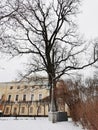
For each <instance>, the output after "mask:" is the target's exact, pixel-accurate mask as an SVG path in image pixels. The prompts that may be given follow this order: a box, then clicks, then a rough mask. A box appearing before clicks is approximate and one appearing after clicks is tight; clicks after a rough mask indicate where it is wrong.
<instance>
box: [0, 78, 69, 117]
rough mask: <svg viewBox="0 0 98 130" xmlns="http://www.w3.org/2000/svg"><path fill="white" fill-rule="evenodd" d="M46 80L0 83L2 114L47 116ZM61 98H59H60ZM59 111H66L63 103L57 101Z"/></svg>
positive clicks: (47, 89)
mask: <svg viewBox="0 0 98 130" xmlns="http://www.w3.org/2000/svg"><path fill="white" fill-rule="evenodd" d="M48 87H49V86H48V80H47V79H43V80H42V79H41V80H37V81H32V82H26V81H21V82H7V83H0V109H1V111H2V113H3V115H4V116H48V112H49V105H50V101H49V96H50V95H49V93H50V90H49V88H48ZM60 100H61V98H60ZM58 105H59V107H58V108H59V111H66V112H68V107H67V105H66V104H65V103H63V104H62V101H61V104H60V102H59V104H58Z"/></svg>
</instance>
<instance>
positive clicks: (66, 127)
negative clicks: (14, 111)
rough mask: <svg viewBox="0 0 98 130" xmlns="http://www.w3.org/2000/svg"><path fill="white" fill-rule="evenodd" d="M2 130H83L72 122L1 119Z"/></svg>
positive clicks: (0, 129)
mask: <svg viewBox="0 0 98 130" xmlns="http://www.w3.org/2000/svg"><path fill="white" fill-rule="evenodd" d="M0 130H83V129H82V128H81V127H79V126H78V127H77V126H75V125H74V124H73V123H72V122H71V121H68V122H58V123H51V122H50V121H48V119H47V118H44V119H41V118H37V119H36V120H34V119H33V118H32V119H26V120H22V119H19V120H15V119H6V120H5V119H4V120H3V119H2V120H1V119H0Z"/></svg>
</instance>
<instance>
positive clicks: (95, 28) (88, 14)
mask: <svg viewBox="0 0 98 130" xmlns="http://www.w3.org/2000/svg"><path fill="white" fill-rule="evenodd" d="M80 11H81V13H80V14H79V16H78V20H77V21H78V24H79V32H80V33H81V34H83V35H84V37H85V38H86V39H89V40H91V39H94V38H96V37H98V0H82V5H81V10H80ZM23 60H24V59H22V60H21V59H20V60H18V59H14V60H10V61H9V60H6V59H4V58H3V59H0V82H5V81H12V80H15V79H16V78H17V71H19V70H20V69H23V66H22V63H21V62H22V61H23ZM88 71H89V70H88Z"/></svg>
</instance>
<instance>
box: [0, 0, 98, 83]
mask: <svg viewBox="0 0 98 130" xmlns="http://www.w3.org/2000/svg"><path fill="white" fill-rule="evenodd" d="M79 4H80V0H55V1H54V0H51V1H48V0H46V1H44V0H6V3H5V6H4V7H6V10H3V8H2V11H4V12H5V11H8V14H10V15H8V16H7V19H8V20H7V22H5V24H3V26H4V27H5V28H4V32H3V33H2V39H3V47H4V48H5V49H4V48H3V52H6V53H10V54H11V55H13V56H17V55H24V54H25V55H30V56H31V60H30V63H28V64H29V68H28V72H27V73H26V76H28V75H30V74H31V73H37V72H39V73H40V72H46V73H47V75H48V79H49V82H50V84H52V83H53V84H55V81H56V80H57V79H59V78H60V77H61V76H63V75H64V74H68V72H69V71H71V70H77V69H83V68H85V67H87V66H89V65H92V64H94V63H95V62H96V61H97V60H98V59H97V58H95V57H94V58H92V59H90V60H89V58H90V57H88V55H86V56H87V58H88V61H87V60H86V61H85V62H82V60H81V57H82V55H83V56H84V54H85V52H86V50H87V47H88V46H87V43H86V42H84V41H82V40H81V38H79V37H78V35H77V34H76V31H77V28H76V25H75V23H74V18H75V16H76V14H77V12H78V8H79ZM9 11H11V12H12V13H9ZM4 21H5V19H2V20H1V21H0V23H2V22H4ZM1 47H2V45H1Z"/></svg>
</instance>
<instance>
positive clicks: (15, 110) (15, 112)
mask: <svg viewBox="0 0 98 130" xmlns="http://www.w3.org/2000/svg"><path fill="white" fill-rule="evenodd" d="M13 114H15V115H16V114H17V108H16V107H15V108H14V111H13Z"/></svg>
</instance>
